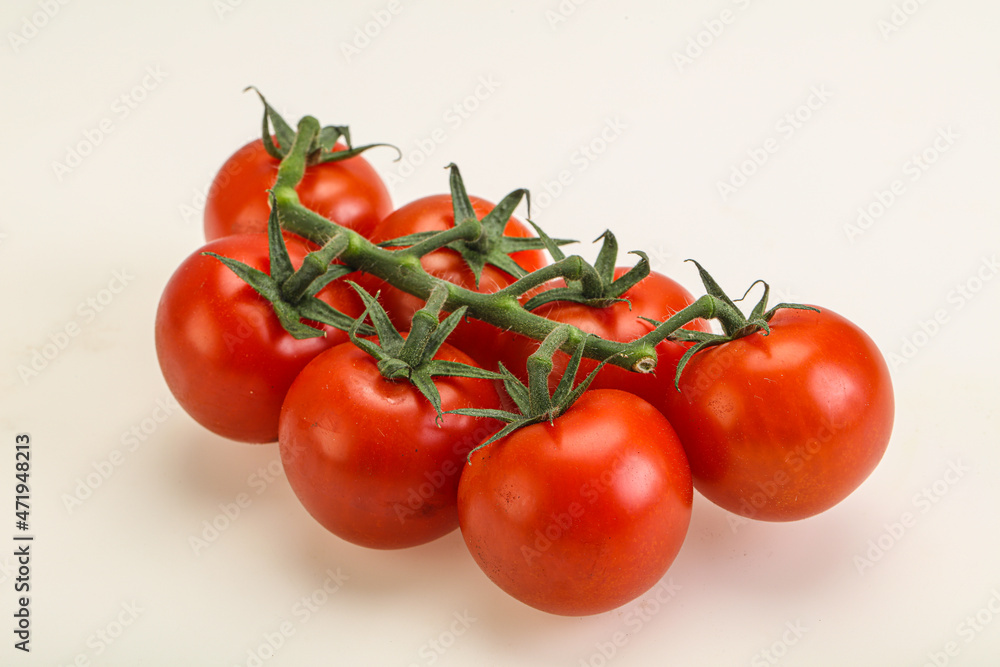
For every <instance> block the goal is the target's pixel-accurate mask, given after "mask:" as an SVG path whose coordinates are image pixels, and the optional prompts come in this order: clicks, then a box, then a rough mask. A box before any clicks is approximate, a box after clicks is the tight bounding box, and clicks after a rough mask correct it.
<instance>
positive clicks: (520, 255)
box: [359, 195, 548, 370]
mask: <svg viewBox="0 0 1000 667" xmlns="http://www.w3.org/2000/svg"><path fill="white" fill-rule="evenodd" d="M469 199H470V201H471V202H472V208H473V210H474V211H475V212H476V215H477V216H479V218H480V219H482V218H483V217H484V216H486V215H487V214H488V213H489V212H490V211H492V210H493V208H494V205H493V204H492V203H490V202H488V201H486V200H485V199H481V198H479V197H469ZM454 226H455V215H454V210H453V206H452V200H451V196H450V195H431V196H429V197H424V198H422V199H418V200H416V201H413V202H410V203H409V204H406V205H405V206H402V207H400V208H399V209H397V210H396V211H394V212H393V213H392V214H391V215H389V216H388V217H387V218H385V219H384V220H383V221H382V222H381V223H379V225H378V226H377V227H376V228H375V230H374V231H373V232H372V235H371V240H372V242H374V243H381V242H383V241H390V240H392V239H396V238H400V237H403V236H407V235H409V234H416V233H418V232H430V231H444V230H447V229H451V228H452V227H454ZM504 235H506V236H513V237H519V238H524V237H529V236H532V234H531V232H529V231H528V228H527V227H526V226H525V225H524V223H522V222H521V221H520V220H518V219H517V218H514V217H511V219H510V221H509V222H508V223H507V226H506V227H505V228H504ZM511 257H512V258H513V259H514V261H515V262H517V263H518V264H520V265H521V267H522V268H524V269H525V270H526V271H529V272H530V271H536V270H538V269H540V268H542V267H543V266H545V265H546V264H548V262H547V261H546V258H545V254H544V253H543V252H542V251H541V250H524V251H520V252H516V253H513V254H512V255H511ZM420 263H421V265H422V266H423V267H424V270H425V271H427V272H428V273H429V274H431V275H432V276H435V277H436V278H441V279H442V280H447V281H448V282H451V283H454V284H456V285H459V286H460V287H464V288H466V289H470V290H474V291H478V292H481V293H484V294H492V293H494V292H498V291H499V290H501V289H503V288H504V287H507V286H508V285H510V284H511V283H513V282H514V280H515V279H514V277H513V276H511V275H510V274H509V273H507V272H506V271H501V270H500V269H498V268H496V267H494V266H491V265H486V266H485V267H484V268H483V272H482V276H481V278H480V281H479V287H478V288H477V287H476V279H475V275H474V274H473V273H472V270H471V269H469V267H468V266H467V265H466V263H465V261H464V260H463V259H462V257H461V255H459V254H458V253H457V252H456V251H454V250H451V249H450V248H441V249H439V250H435V251H434V252H431V253H428V254H427V255H424V256H423V257H422V258H421V260H420ZM359 282H360V283H361V284H362V286H363V287H365V288H366V289H367V290H368V291H369V292H371V293H372V294H374V293H375V292H376V291H380V292H381V294H380V296H379V301H380V302H381V303H382V305H383V306H384V307H385V309H386V312H388V313H389V318H390V319H391V320H392V322H393V324H395V325H396V326H397V327H398V328H400V329H406V328H409V326H410V319H411V318H412V317H413V313H415V312H417V310H419V309H420V308H422V307H423V305H424V302H423V301H422V300H421V299H420V298H418V297H415V296H413V295H411V294H407V293H406V292H404V291H402V290H400V289H397V288H395V287H393V286H392V285H390V284H389V283H387V282H385V281H384V280H381V279H379V278H376V277H375V276H363V277H362V278H361V280H360V281H359ZM511 336H512V334H508V333H506V332H500V331H499V330H498V329H497V328H496V327H494V326H492V325H490V324H486V323H485V322H482V321H479V320H475V319H473V318H468V319H466V320H465V321H463V322H462V323H461V324H459V325H458V327H457V328H456V329H455V331H454V332H452V334H451V336H449V338H448V342H449V343H451V344H452V345H454V346H455V347H457V348H458V349H460V350H462V351H463V352H465V353H466V354H468V355H469V356H471V357H472V358H474V359H475V360H476V361H477V362H478V363H479V364H480V365H482V366H483V367H484V368H488V369H490V370H494V369H495V368H496V360H497V357H496V350H497V348H498V347H500V346H501V345H504V344H506V341H507V340H508V339H509V338H510V337H511Z"/></svg>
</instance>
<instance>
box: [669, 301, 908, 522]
mask: <svg viewBox="0 0 1000 667" xmlns="http://www.w3.org/2000/svg"><path fill="white" fill-rule="evenodd" d="M769 326H770V333H769V334H767V335H765V333H764V332H763V331H758V332H756V333H753V334H750V335H747V336H744V337H742V338H737V339H736V340H733V341H730V342H727V343H723V344H721V345H717V346H714V347H708V348H706V349H704V350H702V351H700V352H698V353H696V354H695V355H694V356H693V357H691V359H690V361H689V363H688V364H687V366H686V367H685V368H684V370H683V372H682V374H681V378H680V392H679V393H678V392H677V391H676V390H673V391H669V392H665V393H664V401H663V403H662V404H661V405H662V406H663V409H664V412H665V414H666V415H667V417H668V418H669V419H670V422H671V424H673V426H674V428H675V429H676V430H677V434H678V436H679V437H680V439H681V442H682V443H683V445H684V449H685V451H686V452H687V455H688V459H689V460H690V463H691V471H692V475H693V477H694V485H695V488H697V489H698V491H700V492H701V493H702V494H703V495H704V496H705V497H707V498H708V499H709V500H711V501H712V502H714V503H716V504H718V505H720V506H722V507H724V508H725V509H727V510H729V511H731V512H735V513H736V514H739V515H742V516H745V517H748V518H753V519H762V520H769V521H791V520H795V519H802V518H806V517H809V516H813V515H815V514H818V513H819V512H822V511H824V510H826V509H828V508H830V507H832V506H833V505H835V504H837V503H838V502H840V501H841V500H843V499H844V498H845V497H847V496H848V495H849V494H850V493H851V492H852V491H854V490H855V489H856V488H857V487H858V486H859V485H860V484H861V483H862V482H863V481H864V480H865V479H866V478H867V477H868V475H869V474H870V473H871V472H872V470H873V469H874V468H875V466H876V465H877V464H878V462H879V461H880V460H881V458H882V455H883V453H884V452H885V449H886V446H887V444H888V442H889V435H890V433H891V431H892V422H893V411H894V401H893V391H892V384H891V381H890V378H889V369H888V367H887V365H886V363H885V360H884V359H883V358H882V355H881V353H880V352H879V350H878V348H877V347H876V346H875V343H874V342H872V340H871V338H869V337H868V336H867V335H866V334H865V333H864V332H863V331H862V330H861V329H860V328H858V327H857V326H856V325H854V324H853V323H851V322H849V321H848V320H846V319H845V318H843V317H841V316H840V315H837V314H836V313H833V312H832V311H830V310H826V309H822V310H821V312H815V311H812V310H799V309H790V308H782V309H780V310H778V311H777V312H776V313H775V314H774V316H773V317H772V318H771V320H770V322H769Z"/></svg>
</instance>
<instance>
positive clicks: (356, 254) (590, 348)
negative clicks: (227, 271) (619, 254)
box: [273, 116, 728, 373]
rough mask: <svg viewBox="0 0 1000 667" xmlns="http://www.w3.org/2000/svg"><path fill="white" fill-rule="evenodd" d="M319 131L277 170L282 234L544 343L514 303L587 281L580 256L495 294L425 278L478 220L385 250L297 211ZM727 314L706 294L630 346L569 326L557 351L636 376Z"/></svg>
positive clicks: (304, 135) (530, 317)
mask: <svg viewBox="0 0 1000 667" xmlns="http://www.w3.org/2000/svg"><path fill="white" fill-rule="evenodd" d="M319 131H320V125H319V121H317V120H316V119H315V118H313V117H311V116H306V117H304V118H303V119H302V120H301V121H299V124H298V132H297V133H296V137H295V140H294V142H293V143H292V146H291V148H290V150H289V152H288V154H287V155H286V156H285V158H284V159H283V160H282V161H281V165H280V167H279V168H278V177H277V180H276V182H275V185H274V190H273V192H274V202H275V206H276V207H277V212H278V219H279V221H280V222H281V226H282V227H283V228H284V229H286V230H288V231H290V232H293V233H295V234H298V235H299V236H302V237H304V238H307V239H309V240H310V241H313V242H314V243H317V244H319V245H321V246H326V245H327V244H329V243H330V242H331V240H332V239H334V238H336V237H341V238H342V239H343V240H340V241H338V242H337V243H336V246H338V247H343V250H342V251H341V252H340V254H339V255H338V257H337V258H338V259H339V261H340V262H342V263H343V264H345V265H347V266H349V267H352V268H354V269H357V270H360V271H363V272H365V273H371V274H373V275H375V276H377V277H379V278H381V279H383V280H385V281H386V282H388V283H390V284H392V285H393V286H395V287H397V288H399V289H401V290H403V291H405V292H408V293H409V294H413V295H415V296H417V297H420V298H421V299H423V300H425V301H426V300H427V299H428V298H430V295H431V292H432V291H433V290H434V288H435V287H437V286H443V287H444V288H445V289H446V290H447V299H446V301H445V303H444V309H445V310H448V311H454V310H457V309H458V308H459V307H461V306H465V307H467V309H468V314H469V315H470V316H472V317H474V318H476V319H478V320H482V321H484V322H487V323H489V324H492V325H493V326H496V327H498V328H500V329H504V330H510V331H515V332H517V333H519V334H523V335H525V336H528V337H530V338H534V339H535V340H539V341H541V340H544V339H545V338H546V337H547V336H548V335H549V334H550V333H552V331H553V330H554V329H555V328H556V327H557V326H560V325H559V324H558V323H557V322H553V321H552V320H549V319H546V318H544V317H541V316H539V315H535V314H534V313H531V312H529V311H527V310H525V309H524V308H523V307H522V306H521V303H520V302H519V301H518V298H517V297H518V296H519V295H520V294H523V293H524V292H527V291H528V290H530V289H533V288H535V287H537V286H539V285H541V284H542V283H543V282H545V281H547V280H550V279H553V278H559V277H561V278H564V279H566V280H582V279H585V278H589V277H590V276H585V275H584V274H585V271H586V267H588V265H587V264H586V263H585V262H584V261H583V259H582V258H580V257H579V256H576V255H573V256H570V257H567V258H565V259H564V260H560V261H558V262H556V263H555V264H551V265H549V266H547V267H545V268H543V269H541V270H540V271H538V272H535V273H534V274H529V275H528V276H526V277H524V278H521V279H520V280H519V281H517V282H515V283H513V284H512V285H510V286H509V287H507V288H506V289H504V290H501V291H499V292H496V293H493V294H482V293H479V292H475V291H472V290H468V289H465V288H462V287H459V286H458V285H455V284H453V283H450V282H447V281H445V280H442V279H440V278H436V277H434V276H432V275H430V274H429V273H427V272H426V271H425V270H424V269H423V267H422V266H421V264H420V255H421V254H423V253H424V252H427V251H430V250H433V249H435V248H437V247H441V246H442V245H444V244H445V243H448V242H450V241H454V240H456V239H463V240H467V241H475V240H476V239H477V238H478V236H479V235H480V234H481V232H482V225H481V224H479V221H478V220H465V221H463V222H461V223H460V224H459V225H457V226H456V227H455V228H454V229H450V230H446V231H443V232H441V233H440V234H441V235H443V236H442V237H441V239H438V238H436V237H432V238H430V239H427V240H426V241H424V242H422V243H421V244H419V246H414V247H412V248H404V249H399V250H386V249H384V248H380V247H378V246H377V245H375V244H373V243H371V242H370V241H368V240H367V239H366V238H364V237H363V236H361V235H360V234H358V233H357V232H354V231H353V230H350V229H347V228H344V227H341V226H340V225H337V224H336V223H334V222H331V221H330V220H327V219H326V218H324V217H323V216H321V215H320V214H318V213H316V212H314V211H311V210H310V209H308V208H306V207H305V206H303V205H302V203H301V202H300V201H299V197H298V193H297V192H296V191H295V186H296V185H298V183H299V181H300V180H301V179H302V176H303V175H304V173H305V168H306V162H307V159H308V150H309V146H310V145H311V144H312V142H313V139H314V138H315V136H316V135H317V133H318V132H319ZM414 248H416V249H414ZM727 308H728V304H726V303H724V302H723V301H722V300H720V299H719V298H717V297H714V296H712V295H705V296H703V297H701V298H700V299H698V300H697V301H695V303H693V304H691V305H690V306H688V307H687V308H684V309H683V310H681V311H679V312H678V313H676V314H675V315H674V316H673V317H671V318H670V319H668V320H667V321H666V322H663V323H662V324H660V325H659V326H657V327H656V328H655V329H654V330H653V331H651V332H650V333H648V334H646V335H645V336H643V337H642V338H639V339H637V340H634V341H632V342H630V343H618V342H614V341H609V340H605V339H603V338H600V337H597V336H592V335H588V334H586V333H584V332H583V331H582V330H580V329H579V328H576V327H569V331H568V334H567V336H566V338H565V340H564V341H563V343H562V345H561V346H560V347H561V349H562V350H564V351H566V352H567V353H569V354H572V353H573V351H574V349H576V348H577V347H579V346H580V345H581V344H583V345H584V348H583V354H584V355H585V356H587V357H589V358H592V359H596V360H598V361H604V360H608V363H612V364H615V365H617V366H621V367H623V368H626V369H629V370H632V371H635V372H639V373H651V372H653V371H654V370H655V368H656V351H655V347H656V345H657V343H659V342H661V341H663V340H664V339H666V338H667V337H668V336H670V335H671V334H672V333H674V332H675V331H676V330H678V329H680V328H681V327H682V326H683V325H684V324H687V323H688V322H691V321H693V320H695V319H698V318H705V319H708V318H712V317H718V316H719V314H720V311H724V310H726V309H727Z"/></svg>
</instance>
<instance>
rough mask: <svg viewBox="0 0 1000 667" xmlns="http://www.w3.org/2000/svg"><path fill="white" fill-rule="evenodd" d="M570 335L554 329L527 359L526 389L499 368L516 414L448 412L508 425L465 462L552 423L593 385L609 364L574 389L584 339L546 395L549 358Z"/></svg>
mask: <svg viewBox="0 0 1000 667" xmlns="http://www.w3.org/2000/svg"><path fill="white" fill-rule="evenodd" d="M569 333H570V328H569V326H568V325H565V324H563V325H560V326H558V327H556V328H555V329H553V330H552V332H551V333H550V334H549V335H548V336H546V337H545V340H543V341H542V343H541V345H539V347H538V350H536V351H535V353H534V354H532V355H531V356H530V357H528V363H527V366H528V368H527V370H528V384H527V385H525V384H524V383H523V382H521V381H520V380H519V379H517V377H515V376H514V374H513V373H511V372H510V371H509V370H508V369H507V368H505V367H504V365H503V364H500V373H501V374H502V378H503V383H504V387H505V388H506V390H507V394H508V395H509V396H510V398H511V400H513V401H514V404H515V405H516V406H517V409H518V412H509V411H507V410H489V409H482V408H465V409H461V410H450V411H449V412H453V413H455V414H461V415H469V416H473V417H488V418H490V419H496V420H498V421H503V422H506V423H507V425H506V426H504V427H503V428H502V429H500V430H499V431H497V432H496V433H495V434H494V435H493V436H492V437H491V438H489V439H488V440H486V441H485V442H483V443H482V444H480V445H478V446H477V447H475V448H474V449H473V450H472V451H470V452H469V455H468V457H467V460H469V461H471V460H472V455H473V454H474V453H475V452H476V451H477V450H479V449H482V448H483V447H486V446H487V445H490V444H492V443H494V442H496V441H497V440H499V439H500V438H503V437H505V436H507V435H509V434H511V433H513V432H514V431H516V430H518V429H520V428H524V427H525V426H530V425H531V424H538V423H541V422H544V421H547V422H549V423H552V422H553V421H554V420H555V419H556V418H557V417H559V415H561V414H563V413H564V412H566V410H568V409H569V408H570V406H572V405H573V403H575V402H576V400H577V399H578V398H580V396H582V395H583V392H585V391H586V390H587V388H588V387H589V386H590V383H591V382H593V380H594V378H595V377H596V376H597V373H598V372H599V371H600V370H601V369H602V368H603V367H604V364H606V363H607V362H608V359H605V360H604V361H602V362H601V363H600V364H599V365H598V366H597V368H595V369H594V370H593V371H591V373H590V374H589V375H588V376H587V377H586V378H584V380H583V381H582V382H580V383H579V384H578V385H576V386H573V382H574V380H575V379H576V372H577V370H579V368H580V360H581V359H582V358H583V348H584V347H585V344H586V339H585V340H584V342H582V343H581V344H580V345H577V346H576V348H575V349H574V351H573V355H572V357H570V360H569V363H568V364H567V365H566V370H565V372H564V373H563V375H562V377H561V378H559V384H558V385H557V386H556V388H555V390H554V391H553V392H552V393H551V394H550V393H549V376H550V375H551V374H552V370H553V367H554V364H553V362H552V357H553V355H554V354H555V353H556V351H557V350H559V348H560V347H561V346H562V345H563V344H564V343H565V342H566V339H567V338H568V337H569Z"/></svg>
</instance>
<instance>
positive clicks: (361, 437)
mask: <svg viewBox="0 0 1000 667" xmlns="http://www.w3.org/2000/svg"><path fill="white" fill-rule="evenodd" d="M435 358H437V359H445V360H448V361H458V362H462V363H469V364H471V363H473V362H472V359H470V358H469V357H468V356H466V355H465V354H463V353H462V352H460V351H459V350H457V349H455V348H453V347H451V346H450V345H448V344H445V345H444V346H442V348H441V349H440V350H439V351H438V354H437V355H436V357H435ZM434 382H435V384H436V385H437V388H438V391H439V392H440V394H441V405H442V409H443V410H453V409H458V408H469V407H477V408H497V407H498V406H499V398H498V397H497V394H496V391H495V390H494V388H493V383H492V382H491V381H489V380H480V379H472V378H459V377H435V378H434ZM436 419H437V414H436V413H435V411H434V408H433V407H432V406H431V404H430V402H429V401H428V400H427V399H426V398H425V397H424V396H423V395H421V394H420V392H419V391H417V389H416V388H415V387H414V386H413V385H412V384H411V383H410V382H409V381H406V380H387V379H385V378H383V377H382V376H381V374H380V373H379V371H378V367H377V362H376V361H375V360H374V359H373V358H372V357H370V356H369V355H368V354H367V353H365V352H364V351H362V350H360V349H359V348H357V347H355V346H354V345H353V344H351V343H347V344H344V345H338V346H337V347H335V348H332V349H330V350H329V351H327V352H325V353H323V354H321V355H320V356H318V357H317V358H316V359H315V360H313V362H312V363H310V364H309V365H308V366H306V368H305V369H304V370H303V371H302V373H301V374H300V375H299V377H298V378H296V380H295V382H294V383H293V384H292V387H291V389H290V390H289V392H288V396H287V398H286V399H285V404H284V407H283V408H282V411H281V431H280V435H279V442H280V450H281V461H282V464H283V465H284V468H285V473H286V475H287V477H288V481H289V483H290V484H291V486H292V489H293V490H294V491H295V495H296V496H298V498H299V500H300V501H301V502H302V504H303V505H304V506H305V508H306V509H307V510H308V511H309V513H310V514H311V515H312V516H313V517H314V518H315V519H316V520H317V521H319V522H320V523H321V524H322V525H323V526H324V527H325V528H326V529H327V530H329V531H330V532H332V533H334V534H335V535H338V536H339V537H341V538H343V539H345V540H348V541H349V542H353V543H355V544H359V545H362V546H366V547H373V548H378V549H397V548H402V547H410V546H415V545H418V544H423V543H425V542H429V541H431V540H433V539H436V538H438V537H441V536H442V535H445V534H446V533H449V532H451V531H452V530H454V529H455V528H457V527H458V511H457V509H456V494H457V489H458V480H459V477H460V475H461V472H462V468H463V466H464V464H465V457H466V455H467V454H468V453H469V451H470V450H471V449H472V448H473V447H475V445H476V444H478V443H479V442H481V441H482V440H484V439H485V438H487V437H489V436H490V435H492V434H493V433H495V432H496V431H497V430H499V429H500V424H498V423H497V422H495V421H493V420H489V419H477V418H475V417H465V416H461V415H454V414H446V415H444V417H443V418H442V419H441V422H440V424H438V423H437V422H436Z"/></svg>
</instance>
